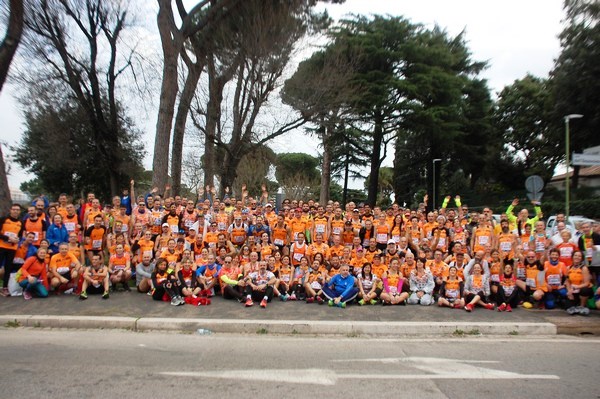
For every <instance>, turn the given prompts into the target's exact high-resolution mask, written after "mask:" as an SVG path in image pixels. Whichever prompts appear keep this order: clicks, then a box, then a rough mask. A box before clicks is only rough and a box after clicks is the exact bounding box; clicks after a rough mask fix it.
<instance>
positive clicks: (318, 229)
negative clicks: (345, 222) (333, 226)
mask: <svg viewBox="0 0 600 399" xmlns="http://www.w3.org/2000/svg"><path fill="white" fill-rule="evenodd" d="M315 231H316V232H317V233H325V225H322V224H317V225H316V226H315Z"/></svg>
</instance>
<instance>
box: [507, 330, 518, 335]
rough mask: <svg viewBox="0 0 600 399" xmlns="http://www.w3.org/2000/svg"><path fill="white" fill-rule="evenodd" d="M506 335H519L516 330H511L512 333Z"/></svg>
mask: <svg viewBox="0 0 600 399" xmlns="http://www.w3.org/2000/svg"><path fill="white" fill-rule="evenodd" d="M508 335H519V332H518V331H516V330H513V331H511V332H509V333H508Z"/></svg>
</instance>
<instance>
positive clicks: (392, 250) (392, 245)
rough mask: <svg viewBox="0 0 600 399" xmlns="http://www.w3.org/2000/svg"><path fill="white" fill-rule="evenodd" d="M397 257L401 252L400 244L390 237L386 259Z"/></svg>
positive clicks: (386, 249)
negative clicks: (399, 249)
mask: <svg viewBox="0 0 600 399" xmlns="http://www.w3.org/2000/svg"><path fill="white" fill-rule="evenodd" d="M395 257H400V252H399V251H398V245H397V244H396V241H395V240H393V239H391V238H390V239H389V240H388V241H387V245H386V248H385V258H386V261H388V262H389V261H390V260H391V259H392V258H395Z"/></svg>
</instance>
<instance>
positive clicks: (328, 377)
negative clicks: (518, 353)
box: [160, 357, 560, 385]
mask: <svg viewBox="0 0 600 399" xmlns="http://www.w3.org/2000/svg"><path fill="white" fill-rule="evenodd" d="M334 361H337V362H341V361H344V362H352V361H354V362H380V363H388V364H394V363H396V364H400V363H402V364H407V365H408V366H409V367H412V368H416V369H418V370H422V371H425V372H427V373H428V374H337V373H336V372H335V371H333V370H324V369H299V370H280V369H276V370H260V369H256V370H252V369H251V370H224V371H170V372H162V373H160V374H162V375H168V376H178V377H199V378H200V377H207V378H225V379H234V380H236V379H237V380H239V379H242V380H247V381H268V382H287V383H295V384H314V385H335V384H336V382H337V380H340V379H365V380H368V379H377V380H411V379H412V380H415V379H418V380H447V379H462V380H514V379H521V380H522V379H536V380H558V379H560V377H559V376H557V375H551V374H519V373H514V372H511V371H504V370H496V369H489V368H485V367H480V366H475V365H473V364H474V363H475V364H490V363H499V362H496V361H487V360H473V361H470V360H459V359H444V358H435V357H405V358H381V359H346V360H341V359H340V360H334Z"/></svg>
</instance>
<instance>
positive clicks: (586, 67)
mask: <svg viewBox="0 0 600 399" xmlns="http://www.w3.org/2000/svg"><path fill="white" fill-rule="evenodd" d="M564 4H565V6H564V8H565V10H566V13H567V26H566V27H565V29H564V30H563V31H562V33H561V34H560V44H561V47H562V49H561V53H560V56H559V57H558V59H557V60H556V63H555V65H554V70H553V71H552V72H551V74H550V76H551V85H552V87H553V94H554V101H555V103H554V113H553V118H552V119H551V121H552V123H553V126H554V127H555V129H557V130H559V131H564V117H565V116H566V115H569V114H582V115H583V118H582V119H577V120H573V121H571V125H572V126H571V127H572V129H571V140H570V142H571V151H573V152H582V151H583V150H584V149H585V148H587V147H593V146H597V145H600V135H599V134H598V132H599V131H600V101H598V93H599V92H600V79H599V77H600V63H599V62H598V60H600V23H599V22H600V5H599V4H598V2H597V1H592V0H565V3H564ZM557 140H558V143H559V144H561V148H564V145H565V142H564V135H560V136H558V137H557ZM563 153H564V152H563ZM579 169H580V167H579V166H575V168H574V171H573V179H572V184H573V187H574V188H577V185H578V182H579Z"/></svg>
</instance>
